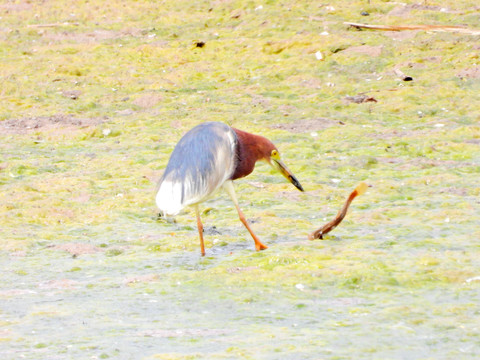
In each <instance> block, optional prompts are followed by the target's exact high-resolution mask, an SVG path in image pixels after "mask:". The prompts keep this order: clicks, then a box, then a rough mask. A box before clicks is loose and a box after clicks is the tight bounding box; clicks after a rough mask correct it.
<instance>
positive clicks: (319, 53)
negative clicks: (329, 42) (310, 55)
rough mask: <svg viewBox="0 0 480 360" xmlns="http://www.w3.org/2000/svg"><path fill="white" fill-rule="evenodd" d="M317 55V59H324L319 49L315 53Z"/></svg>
mask: <svg viewBox="0 0 480 360" xmlns="http://www.w3.org/2000/svg"><path fill="white" fill-rule="evenodd" d="M315 57H316V58H317V60H323V55H322V53H321V52H320V51H317V52H316V53H315Z"/></svg>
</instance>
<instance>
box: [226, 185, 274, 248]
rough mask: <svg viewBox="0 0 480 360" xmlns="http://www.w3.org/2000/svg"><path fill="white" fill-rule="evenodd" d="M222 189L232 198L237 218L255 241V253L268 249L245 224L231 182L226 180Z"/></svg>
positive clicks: (245, 220)
mask: <svg viewBox="0 0 480 360" xmlns="http://www.w3.org/2000/svg"><path fill="white" fill-rule="evenodd" d="M223 187H224V188H225V190H226V191H227V192H228V194H229V195H230V197H231V198H232V201H233V203H234V204H235V208H236V209H237V212H238V217H239V218H240V221H241V222H242V224H243V225H245V227H246V228H247V230H248V232H249V233H250V235H252V238H253V241H255V249H256V250H257V251H259V250H265V249H268V246H266V245H264V244H262V242H261V241H260V240H259V239H258V237H257V235H255V234H254V232H253V230H252V229H251V228H250V225H249V224H248V222H247V219H245V215H243V212H242V210H241V209H240V206H238V201H237V196H236V194H235V189H234V188H233V182H232V181H231V180H228V181H226V182H225V183H224V184H223Z"/></svg>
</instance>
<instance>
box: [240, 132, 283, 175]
mask: <svg viewBox="0 0 480 360" xmlns="http://www.w3.org/2000/svg"><path fill="white" fill-rule="evenodd" d="M233 130H234V131H235V133H236V134H237V148H236V153H237V154H236V156H237V159H236V167H235V171H234V172H233V175H232V180H235V179H238V178H242V177H244V176H247V175H248V174H250V173H251V172H252V171H253V169H254V168H255V163H256V162H257V161H258V160H263V159H268V158H269V157H270V154H271V152H272V150H273V149H275V146H274V145H273V144H272V143H271V142H270V140H268V139H266V138H264V137H263V136H259V135H254V134H250V133H247V132H245V131H242V130H238V129H235V128H233Z"/></svg>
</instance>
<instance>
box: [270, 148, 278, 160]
mask: <svg viewBox="0 0 480 360" xmlns="http://www.w3.org/2000/svg"><path fill="white" fill-rule="evenodd" d="M271 157H272V158H274V159H275V158H278V151H277V150H272V155H271Z"/></svg>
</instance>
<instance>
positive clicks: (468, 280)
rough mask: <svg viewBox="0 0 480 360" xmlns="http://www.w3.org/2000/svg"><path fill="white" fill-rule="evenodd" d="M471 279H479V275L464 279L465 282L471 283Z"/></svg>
mask: <svg viewBox="0 0 480 360" xmlns="http://www.w3.org/2000/svg"><path fill="white" fill-rule="evenodd" d="M472 281H480V276H475V277H472V278H469V279H467V280H465V282H466V283H471V282H472Z"/></svg>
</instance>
